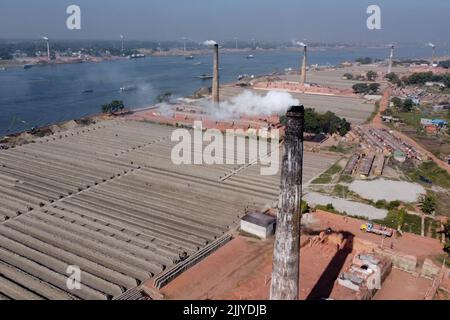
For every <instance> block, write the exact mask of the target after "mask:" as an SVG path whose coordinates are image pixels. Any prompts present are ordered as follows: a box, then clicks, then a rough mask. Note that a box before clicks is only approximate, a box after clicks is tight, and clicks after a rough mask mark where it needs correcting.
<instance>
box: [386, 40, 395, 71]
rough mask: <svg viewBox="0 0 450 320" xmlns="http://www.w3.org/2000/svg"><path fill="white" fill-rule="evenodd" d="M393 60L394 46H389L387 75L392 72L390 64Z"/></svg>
mask: <svg viewBox="0 0 450 320" xmlns="http://www.w3.org/2000/svg"><path fill="white" fill-rule="evenodd" d="M393 60H394V45H392V46H391V55H390V56H389V66H388V72H387V73H388V74H389V73H391V72H392V63H393Z"/></svg>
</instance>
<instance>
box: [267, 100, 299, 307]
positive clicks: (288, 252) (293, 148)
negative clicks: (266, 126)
mask: <svg viewBox="0 0 450 320" xmlns="http://www.w3.org/2000/svg"><path fill="white" fill-rule="evenodd" d="M304 115H305V109H304V107H303V106H295V107H291V108H290V109H289V110H288V112H287V114H286V116H287V125H286V132H285V141H284V155H283V162H282V167H281V191H280V200H279V205H278V207H279V208H278V210H279V212H278V218H277V231H276V236H275V245H274V254H273V269H272V285H271V290H270V299H271V300H297V299H298V280H299V261H300V254H299V249H300V248H299V247H300V204H301V201H302V196H301V195H302V175H303V131H304Z"/></svg>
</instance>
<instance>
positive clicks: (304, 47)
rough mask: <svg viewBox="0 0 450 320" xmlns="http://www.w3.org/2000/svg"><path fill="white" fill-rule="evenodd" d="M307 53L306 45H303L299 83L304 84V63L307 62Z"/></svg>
mask: <svg viewBox="0 0 450 320" xmlns="http://www.w3.org/2000/svg"><path fill="white" fill-rule="evenodd" d="M307 55H308V47H307V46H306V45H304V46H303V62H302V70H301V80H300V82H301V84H302V85H305V83H306V64H307Z"/></svg>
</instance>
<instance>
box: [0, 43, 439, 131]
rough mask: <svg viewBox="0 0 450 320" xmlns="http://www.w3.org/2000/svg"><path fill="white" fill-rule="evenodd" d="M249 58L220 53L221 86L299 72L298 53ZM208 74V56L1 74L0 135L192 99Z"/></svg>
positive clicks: (347, 55) (336, 57) (364, 52)
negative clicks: (116, 108) (113, 104)
mask: <svg viewBox="0 0 450 320" xmlns="http://www.w3.org/2000/svg"><path fill="white" fill-rule="evenodd" d="M388 53H389V52H388V50H387V49H355V50H348V49H347V50H327V51H314V52H313V51H312V52H310V55H309V63H310V64H319V65H325V64H331V65H336V64H339V63H341V62H342V61H345V60H354V59H356V58H358V57H365V56H370V57H372V58H380V59H384V58H386V57H387V55H388ZM429 53H430V49H429V48H426V47H424V48H415V49H413V50H412V49H410V48H399V49H398V50H397V55H398V56H400V57H405V58H419V57H427V55H429ZM247 55H248V53H227V54H222V55H221V65H220V67H221V68H222V70H221V79H220V80H221V82H222V83H227V82H231V81H235V80H236V77H237V76H238V75H240V74H254V75H263V74H269V73H271V72H274V71H283V70H284V69H286V68H289V67H292V68H298V66H299V63H300V53H298V52H289V51H274V52H258V53H254V55H255V58H254V59H246V57H247ZM211 73H212V55H211V56H209V55H206V56H197V57H195V59H194V60H186V59H185V58H184V57H147V58H145V59H138V60H119V61H107V62H102V63H82V64H67V65H54V66H39V67H33V68H31V69H28V70H25V69H23V68H11V69H8V70H7V71H0V136H2V135H5V134H7V133H8V132H9V133H13V132H18V131H22V130H26V129H29V127H31V126H42V125H46V124H51V123H55V122H60V121H66V120H70V119H77V118H80V117H83V116H86V115H91V114H96V113H99V112H100V108H101V105H102V104H104V103H108V102H110V101H112V100H114V99H120V100H123V101H124V102H125V105H126V106H127V107H128V108H131V109H135V108H139V107H143V106H148V105H150V104H152V103H154V101H155V98H156V97H157V96H158V95H159V94H161V93H163V92H166V91H171V92H172V93H173V94H174V95H175V96H180V97H181V96H187V95H191V94H192V93H193V92H194V91H195V90H197V89H198V88H200V87H202V86H209V85H210V83H211V82H210V80H208V81H202V80H200V79H198V78H197V77H198V76H199V75H202V74H211ZM124 86H135V87H136V90H133V91H130V92H119V89H120V88H121V87H124ZM85 91H88V92H85ZM14 118H16V120H19V121H14V122H15V125H14V126H12V127H11V124H12V122H13V119H14ZM24 122H25V123H26V124H25V123H24ZM8 129H9V131H8Z"/></svg>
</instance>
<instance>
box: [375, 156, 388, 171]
mask: <svg viewBox="0 0 450 320" xmlns="http://www.w3.org/2000/svg"><path fill="white" fill-rule="evenodd" d="M385 161H386V159H385V158H384V155H383V154H377V155H376V157H375V161H374V163H373V174H374V175H376V176H382V175H383V171H384V164H385Z"/></svg>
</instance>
